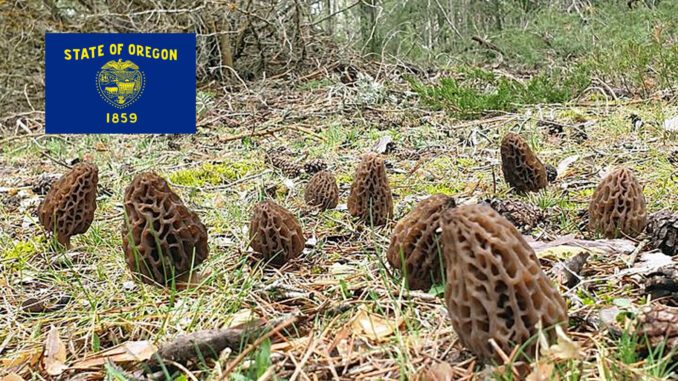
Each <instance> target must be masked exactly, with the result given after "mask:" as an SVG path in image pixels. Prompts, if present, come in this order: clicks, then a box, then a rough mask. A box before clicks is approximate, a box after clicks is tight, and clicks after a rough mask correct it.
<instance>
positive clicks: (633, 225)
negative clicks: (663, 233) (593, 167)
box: [589, 167, 647, 238]
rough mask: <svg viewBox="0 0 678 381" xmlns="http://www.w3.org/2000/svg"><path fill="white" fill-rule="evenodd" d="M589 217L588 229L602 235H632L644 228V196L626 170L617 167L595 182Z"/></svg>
mask: <svg viewBox="0 0 678 381" xmlns="http://www.w3.org/2000/svg"><path fill="white" fill-rule="evenodd" d="M589 218H590V220H589V228H590V229H591V230H592V231H595V232H598V233H600V234H602V235H603V236H604V237H606V238H618V237H620V236H622V235H627V236H630V237H635V236H637V235H638V234H640V233H641V232H642V231H643V229H645V222H646V220H647V213H646V211H645V197H644V196H643V190H642V189H641V188H640V185H638V181H636V178H635V176H633V173H632V172H631V170H630V169H628V168H623V167H622V168H617V169H615V170H614V171H612V172H611V173H610V174H608V175H607V176H606V177H605V178H604V179H603V180H602V181H601V182H600V184H598V187H597V188H596V190H595V192H594V193H593V197H592V198H591V203H590V204H589Z"/></svg>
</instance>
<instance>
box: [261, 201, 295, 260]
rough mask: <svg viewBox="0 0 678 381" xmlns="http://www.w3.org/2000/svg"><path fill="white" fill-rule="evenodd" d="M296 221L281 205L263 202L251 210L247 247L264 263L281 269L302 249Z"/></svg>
mask: <svg viewBox="0 0 678 381" xmlns="http://www.w3.org/2000/svg"><path fill="white" fill-rule="evenodd" d="M304 242H305V241H304V233H303V232H302V230H301V226H299V222H298V221H297V219H296V218H295V217H294V215H292V213H290V212H288V211H287V210H286V209H285V208H283V207H282V206H280V205H278V204H276V203H275V202H273V201H263V202H260V203H259V204H257V205H256V206H255V207H254V211H253V212H252V219H251V220H250V246H252V249H254V251H256V252H257V253H260V254H263V256H264V258H265V259H266V260H267V261H270V263H271V264H273V265H275V266H282V265H284V264H285V263H287V262H288V261H289V260H290V259H293V258H296V257H298V256H299V255H300V254H301V252H302V251H303V250H304Z"/></svg>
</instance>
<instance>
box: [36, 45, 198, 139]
mask: <svg viewBox="0 0 678 381" xmlns="http://www.w3.org/2000/svg"><path fill="white" fill-rule="evenodd" d="M195 92H196V87H195V34H169V33H166V34H153V33H140V34H115V33H91V34H90V33H77V34H71V33H47V34H46V35H45V132H46V133H48V134H137V133H145V134H146V133H149V134H186V133H195Z"/></svg>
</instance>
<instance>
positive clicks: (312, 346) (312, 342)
mask: <svg viewBox="0 0 678 381" xmlns="http://www.w3.org/2000/svg"><path fill="white" fill-rule="evenodd" d="M313 333H314V332H313V330H311V334H310V335H309V342H308V346H307V347H306V353H304V357H302V358H301V361H299V364H298V365H297V367H296V369H294V373H292V377H290V381H294V380H296V379H297V377H298V376H299V374H300V373H301V372H303V368H304V365H305V364H306V361H308V358H309V357H311V353H312V352H313V351H314V350H315V346H316V343H317V340H316V339H315V338H314V337H313Z"/></svg>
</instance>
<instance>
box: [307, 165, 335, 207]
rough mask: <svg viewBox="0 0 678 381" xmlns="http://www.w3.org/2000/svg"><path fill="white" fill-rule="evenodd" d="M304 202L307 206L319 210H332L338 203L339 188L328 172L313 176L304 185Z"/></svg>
mask: <svg viewBox="0 0 678 381" xmlns="http://www.w3.org/2000/svg"><path fill="white" fill-rule="evenodd" d="M304 200H305V201H306V203H307V204H308V205H311V206H319V207H320V208H321V209H334V208H336V207H337V204H338V203H339V187H338V186H337V179H335V178H334V175H332V173H331V172H329V171H320V172H318V173H316V174H315V175H313V177H311V179H310V180H309V181H308V184H306V190H305V191H304Z"/></svg>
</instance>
